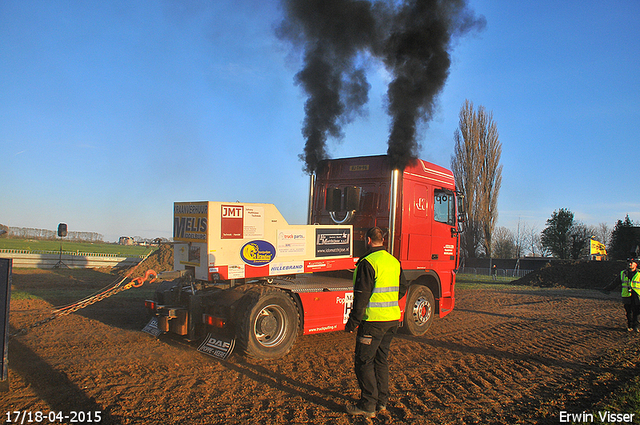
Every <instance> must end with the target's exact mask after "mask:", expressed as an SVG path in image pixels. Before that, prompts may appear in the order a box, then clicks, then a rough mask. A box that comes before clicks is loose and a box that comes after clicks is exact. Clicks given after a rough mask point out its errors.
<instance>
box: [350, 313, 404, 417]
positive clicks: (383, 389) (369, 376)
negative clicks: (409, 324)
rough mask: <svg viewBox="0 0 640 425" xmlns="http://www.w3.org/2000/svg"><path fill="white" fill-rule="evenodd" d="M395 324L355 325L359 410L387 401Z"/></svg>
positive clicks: (366, 323)
mask: <svg viewBox="0 0 640 425" xmlns="http://www.w3.org/2000/svg"><path fill="white" fill-rule="evenodd" d="M397 331H398V322H397V321H393V322H367V321H364V322H362V323H360V326H358V334H357V336H356V355H355V371H356V378H357V379H358V385H359V386H360V402H359V403H358V407H360V408H361V409H363V410H366V411H368V412H372V411H374V410H375V408H376V405H378V406H379V405H386V404H387V401H388V400H389V362H388V360H387V359H388V357H389V349H390V347H391V341H392V340H393V337H394V335H395V334H396V332H397Z"/></svg>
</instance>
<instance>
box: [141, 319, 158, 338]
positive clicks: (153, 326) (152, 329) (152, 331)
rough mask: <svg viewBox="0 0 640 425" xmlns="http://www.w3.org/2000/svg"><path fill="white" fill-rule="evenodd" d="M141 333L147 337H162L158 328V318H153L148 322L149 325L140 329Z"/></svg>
mask: <svg viewBox="0 0 640 425" xmlns="http://www.w3.org/2000/svg"><path fill="white" fill-rule="evenodd" d="M142 332H146V333H148V334H149V335H152V336H155V337H156V338H157V337H159V336H160V335H162V333H163V332H162V331H161V330H160V328H159V327H158V317H157V316H153V317H152V318H151V320H149V323H147V326H145V327H144V328H142Z"/></svg>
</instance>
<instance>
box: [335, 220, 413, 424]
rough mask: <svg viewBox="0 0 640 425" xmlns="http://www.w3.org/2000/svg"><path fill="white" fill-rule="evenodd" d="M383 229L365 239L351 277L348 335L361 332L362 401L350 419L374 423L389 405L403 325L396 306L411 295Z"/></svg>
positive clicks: (370, 232)
mask: <svg viewBox="0 0 640 425" xmlns="http://www.w3.org/2000/svg"><path fill="white" fill-rule="evenodd" d="M383 240H384V235H383V233H382V230H381V229H380V228H379V227H373V228H371V229H369V230H368V231H367V233H366V235H365V242H366V244H367V252H366V253H365V255H364V256H362V257H361V258H360V259H359V260H358V263H357V264H356V269H355V271H354V277H353V308H352V310H351V313H350V314H349V319H348V321H347V323H346V325H345V331H346V332H353V331H354V330H356V328H357V335H356V347H355V362H354V363H355V373H356V378H357V379H358V385H359V387H360V400H359V401H358V402H357V403H356V404H354V405H348V406H347V408H346V410H347V413H349V414H350V415H362V416H364V417H367V418H373V417H375V415H376V412H380V411H383V410H385V409H386V407H387V402H388V401H389V363H388V356H389V349H390V347H391V341H392V340H393V337H394V335H395V334H396V332H397V329H398V326H399V321H400V307H399V305H398V300H400V299H401V298H402V297H404V295H405V293H406V292H407V281H406V278H405V276H404V273H403V272H402V268H401V266H400V262H399V261H398V260H397V259H396V258H395V257H394V256H393V255H391V254H389V253H388V252H387V251H386V249H385V248H384V246H383Z"/></svg>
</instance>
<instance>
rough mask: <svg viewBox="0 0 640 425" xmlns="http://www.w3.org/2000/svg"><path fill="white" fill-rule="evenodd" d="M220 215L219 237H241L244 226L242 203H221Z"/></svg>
mask: <svg viewBox="0 0 640 425" xmlns="http://www.w3.org/2000/svg"><path fill="white" fill-rule="evenodd" d="M221 208H222V211H221V212H220V213H221V216H220V232H221V234H220V238H221V239H242V238H243V232H242V230H243V227H244V207H243V206H242V205H222V206H221Z"/></svg>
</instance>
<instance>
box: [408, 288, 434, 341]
mask: <svg viewBox="0 0 640 425" xmlns="http://www.w3.org/2000/svg"><path fill="white" fill-rule="evenodd" d="M434 312H435V299H434V298H433V293H432V292H431V290H430V289H429V288H427V287H426V286H422V285H412V286H411V287H410V288H409V293H408V294H407V303H406V306H405V311H404V326H403V328H404V331H405V332H406V333H408V334H410V335H416V336H419V335H424V334H425V333H427V331H428V330H429V328H430V327H431V323H433V315H434Z"/></svg>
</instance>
